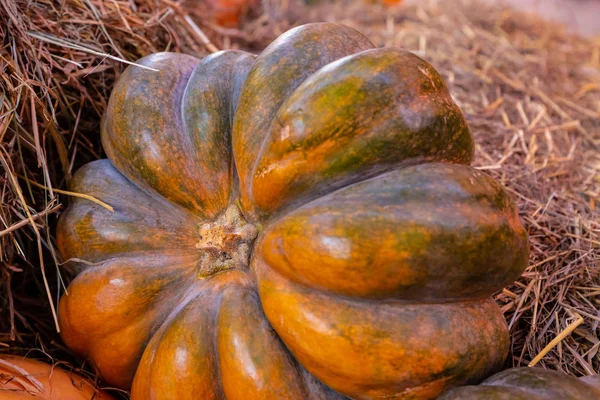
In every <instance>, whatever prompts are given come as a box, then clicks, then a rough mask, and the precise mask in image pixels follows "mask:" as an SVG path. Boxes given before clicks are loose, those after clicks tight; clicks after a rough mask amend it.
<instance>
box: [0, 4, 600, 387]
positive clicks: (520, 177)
mask: <svg viewBox="0 0 600 400" xmlns="http://www.w3.org/2000/svg"><path fill="white" fill-rule="evenodd" d="M56 3H57V2H53V1H50V0H37V1H29V0H0V21H1V22H2V23H0V41H1V43H2V46H1V47H0V73H1V75H0V98H1V99H2V102H1V108H0V143H1V150H0V165H2V167H1V168H0V169H1V173H0V183H1V184H2V188H1V192H0V196H1V198H2V206H1V208H0V224H1V225H0V241H1V243H0V246H1V250H0V279H1V284H0V293H1V295H0V298H1V300H0V308H1V310H2V312H0V350H1V351H3V352H8V353H12V354H15V353H23V352H26V351H29V350H30V349H41V350H43V351H44V352H46V353H48V354H50V355H52V356H54V357H55V358H57V359H60V360H63V361H71V362H75V360H76V359H75V358H74V357H73V356H72V354H71V353H70V352H69V351H68V350H67V349H65V348H64V347H63V345H62V344H61V343H60V340H59V339H58V336H57V334H56V328H55V322H54V320H55V317H54V315H53V310H54V306H55V305H56V301H57V298H58V296H59V295H60V293H61V291H62V290H63V288H64V285H63V283H62V281H61V279H62V280H67V279H68V278H69V277H68V275H65V274H63V275H62V278H61V275H60V274H59V272H58V271H59V267H58V264H59V262H60V260H58V256H57V255H56V254H55V252H54V250H53V249H54V246H53V241H54V237H53V233H54V225H55V223H56V217H57V215H58V214H59V213H60V212H61V210H62V209H63V208H64V205H65V204H66V203H67V202H68V196H65V195H63V194H62V193H64V192H62V191H64V190H66V189H67V184H68V182H69V179H70V176H71V173H72V172H73V171H75V170H76V169H77V168H78V167H79V166H81V165H82V164H84V163H86V162H88V161H91V160H93V159H97V158H101V157H103V156H104V155H103V152H102V149H101V146H100V140H99V120H100V116H101V114H102V112H103V110H104V108H105V106H106V101H107V99H108V97H109V94H110V91H111V88H112V85H113V84H114V81H115V79H116V78H117V77H118V76H119V74H120V73H121V72H122V70H123V69H124V67H125V66H126V65H125V64H124V63H123V62H122V61H120V60H126V61H129V62H133V61H135V60H136V59H138V58H139V57H142V56H144V55H146V54H149V53H152V52H156V51H162V50H171V51H181V52H186V53H191V54H194V55H196V56H202V55H204V54H208V53H209V52H210V51H214V50H215V49H216V48H244V49H251V50H259V49H260V48H261V47H263V46H265V45H266V44H267V43H268V42H270V41H271V40H272V39H273V38H274V37H276V36H278V35H279V34H280V33H282V32H284V31H285V30H287V29H288V28H290V27H291V26H294V25H297V24H300V23H304V22H309V21H317V20H322V19H323V16H327V18H328V19H329V20H332V21H336V22H342V23H346V24H348V25H351V26H353V27H355V28H356V29H359V30H360V31H362V32H364V33H365V34H366V35H367V36H369V37H370V38H371V39H372V40H374V41H375V42H376V43H377V44H378V45H386V46H399V47H404V48H406V49H409V50H411V51H414V52H416V53H417V54H419V55H420V56H422V57H424V58H425V59H427V60H428V61H430V62H431V63H432V64H433V65H434V66H435V67H436V68H437V69H438V70H439V71H440V72H441V73H442V74H443V75H444V77H445V79H446V81H447V82H448V83H449V86H450V90H451V92H452V94H453V96H454V97H455V99H456V101H457V103H458V104H459V105H460V106H461V107H462V108H463V110H464V111H465V113H466V115H467V117H468V119H469V121H470V124H471V126H472V129H473V132H474V135H475V139H476V142H477V149H476V162H475V165H476V166H477V167H478V168H480V169H483V170H485V171H486V172H488V173H489V174H491V175H493V176H494V177H495V178H496V179H498V180H499V181H501V182H502V183H503V184H504V185H505V186H506V187H507V188H508V190H509V191H510V192H511V193H512V194H513V197H514V199H515V200H516V202H517V204H518V207H519V210H520V213H521V217H522V218H523V221H524V222H525V224H526V226H527V229H528V230H529V234H530V237H531V249H532V251H531V260H530V265H531V266H530V267H529V268H528V270H527V271H526V272H525V274H524V275H523V277H522V278H521V279H520V280H519V281H518V282H516V283H515V284H514V285H512V286H510V287H509V288H507V289H505V290H503V291H502V292H500V293H498V294H497V295H496V299H497V301H498V303H499V304H500V306H501V307H502V309H503V311H504V312H505V316H506V318H507V321H508V323H509V325H510V328H511V335H512V349H511V357H510V359H509V361H508V364H509V365H510V366H520V365H527V364H528V363H529V362H530V361H531V360H532V359H534V357H535V356H536V355H537V354H539V353H540V351H541V350H542V349H543V348H544V347H545V346H546V345H547V344H548V343H550V342H551V341H552V339H554V338H555V337H556V336H558V335H559V333H560V332H562V331H564V330H565V328H567V327H568V326H569V325H570V324H571V323H572V322H574V321H580V319H579V317H581V322H578V323H579V325H578V326H577V327H576V328H575V329H574V330H573V332H572V333H571V334H569V335H566V336H565V337H564V338H563V339H562V340H561V341H560V343H559V344H558V345H557V346H556V347H554V348H552V349H551V350H550V352H549V353H548V354H547V355H545V356H544V357H543V358H542V359H541V361H540V364H542V365H543V366H544V367H548V368H553V369H558V370H562V371H564V372H567V373H569V374H572V375H577V376H581V375H589V374H591V373H593V372H598V371H600V357H598V356H597V352H598V350H599V348H600V339H599V323H600V313H599V312H598V309H599V307H600V300H599V298H600V296H599V295H600V265H599V263H598V261H599V258H600V256H599V253H600V252H599V251H598V248H599V247H600V237H599V236H600V235H599V232H600V226H599V225H600V222H599V221H600V212H599V211H598V207H597V205H596V204H597V202H598V200H599V196H600V185H599V179H598V176H600V173H599V172H600V171H599V170H600V160H599V158H598V154H599V147H600V122H599V121H600V118H599V117H600V95H599V93H600V69H599V68H600V43H598V42H597V41H596V42H594V41H592V40H590V39H585V38H581V37H577V36H574V35H570V34H567V33H565V32H564V30H563V29H562V28H561V27H559V26H557V25H556V24H554V23H550V22H543V21H540V20H538V19H536V18H535V17H533V16H527V15H524V14H521V13H517V12H514V11H511V10H508V9H504V8H502V7H500V6H497V5H484V4H481V3H477V2H474V1H468V0H464V1H460V0H453V1H445V2H442V1H439V2H438V1H430V2H427V4H422V5H412V6H405V7H392V8H384V7H382V6H378V5H373V4H372V3H370V4H359V3H354V2H351V3H348V4H346V3H342V2H338V3H335V4H323V5H318V6H310V7H309V8H306V7H305V6H300V5H298V4H296V3H291V2H290V3H289V4H291V5H289V6H286V7H282V6H281V4H280V2H277V1H275V0H271V1H263V9H264V14H263V15H262V16H259V17H257V18H256V19H253V20H251V21H247V22H246V24H245V25H244V29H240V30H238V29H224V28H221V27H218V26H215V25H214V24H212V23H211V22H210V21H208V20H205V19H203V12H202V9H201V8H198V7H191V8H179V7H178V6H177V5H176V4H177V3H174V2H171V1H167V0H164V1H150V0H141V1H140V0H138V1H136V2H135V3H134V2H133V1H129V0H117V1H111V2H103V1H101V0H66V1H65V2H61V3H60V6H58V5H57V4H56ZM281 3H284V4H288V2H281ZM5 22H6V23H5ZM205 33H206V34H208V36H209V38H207V37H206V36H205V35H204V34H205ZM211 41H212V43H211ZM213 43H214V44H213ZM109 56H110V57H109ZM571 328H572V327H571Z"/></svg>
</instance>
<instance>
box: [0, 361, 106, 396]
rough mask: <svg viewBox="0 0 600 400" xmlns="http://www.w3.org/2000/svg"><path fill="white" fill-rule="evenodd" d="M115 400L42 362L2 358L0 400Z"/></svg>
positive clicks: (88, 383)
mask: <svg viewBox="0 0 600 400" xmlns="http://www.w3.org/2000/svg"><path fill="white" fill-rule="evenodd" d="M25 399H40V400H113V397H112V396H110V395H108V394H107V393H106V392H104V391H102V390H96V389H95V385H94V383H93V382H90V381H89V380H87V379H85V378H83V377H82V376H80V375H78V374H76V373H73V372H68V371H65V370H64V369H62V368H60V367H55V366H52V365H50V364H46V363H43V362H41V361H36V360H30V359H26V358H23V357H14V356H3V357H2V358H0V400H25Z"/></svg>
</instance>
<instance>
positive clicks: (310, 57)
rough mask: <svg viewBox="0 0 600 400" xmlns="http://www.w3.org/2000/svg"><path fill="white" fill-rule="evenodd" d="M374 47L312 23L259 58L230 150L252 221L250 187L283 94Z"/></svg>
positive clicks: (348, 32)
mask: <svg viewBox="0 0 600 400" xmlns="http://www.w3.org/2000/svg"><path fill="white" fill-rule="evenodd" d="M373 47H375V46H374V45H373V43H371V41H370V40H369V39H367V38H366V37H365V36H364V35H362V34H361V33H359V32H358V31H356V30H354V29H352V28H349V27H347V26H343V25H337V24H332V23H312V24H307V25H303V26H300V27H296V28H294V29H291V30H289V31H287V32H286V33H285V34H283V35H281V36H280V37H279V38H277V39H276V40H275V41H273V42H272V43H271V44H270V45H269V46H268V47H267V48H266V49H265V50H264V51H263V52H262V53H261V54H260V55H259V56H258V58H257V59H256V61H255V63H254V65H253V67H252V69H251V71H250V73H249V74H248V78H247V79H246V82H245V84H244V88H243V90H242V94H241V96H240V101H239V105H238V109H237V112H236V116H235V120H234V126H233V154H234V158H235V163H236V167H237V170H238V171H237V172H238V175H239V179H240V199H241V205H242V211H244V212H245V213H246V214H247V217H249V218H250V219H253V220H254V219H256V218H254V211H253V206H252V204H251V203H252V202H251V196H250V191H249V190H250V187H249V184H250V181H251V174H252V170H253V169H254V165H255V164H256V162H257V155H258V153H259V151H260V148H261V147H262V145H263V142H264V140H265V136H266V132H267V131H268V129H269V126H270V124H271V121H272V119H273V116H274V115H275V113H276V112H277V110H278V109H279V108H280V106H281V104H282V103H283V102H284V100H285V98H286V97H287V96H288V95H289V94H290V93H291V92H293V90H294V89H295V88H296V87H298V86H299V85H300V84H301V83H302V82H303V81H304V80H305V79H306V78H307V77H308V76H310V75H311V74H312V73H314V72H315V71H317V70H318V69H319V68H321V67H322V66H324V65H326V64H328V63H330V62H331V61H334V60H337V59H339V58H342V57H344V56H347V55H350V54H353V53H356V52H357V51H361V50H366V49H369V48H373Z"/></svg>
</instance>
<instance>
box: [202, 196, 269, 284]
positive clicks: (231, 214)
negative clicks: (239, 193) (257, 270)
mask: <svg viewBox="0 0 600 400" xmlns="http://www.w3.org/2000/svg"><path fill="white" fill-rule="evenodd" d="M198 233H199V236H200V240H199V241H198V243H196V248H197V249H200V250H202V251H203V252H205V254H204V256H203V257H202V261H201V262H200V275H202V276H209V275H212V274H214V273H216V272H219V271H222V270H225V269H231V268H238V269H245V268H248V262H249V260H250V254H251V253H252V244H253V243H254V240H255V239H256V236H258V229H257V227H256V226H254V225H253V224H251V223H248V222H247V221H246V220H245V219H244V217H243V216H242V213H241V211H240V209H239V208H238V206H237V205H235V204H233V205H231V206H229V207H228V208H227V210H225V212H224V213H223V215H221V216H220V217H219V218H217V219H216V220H215V221H213V222H206V223H202V224H200V225H199V226H198Z"/></svg>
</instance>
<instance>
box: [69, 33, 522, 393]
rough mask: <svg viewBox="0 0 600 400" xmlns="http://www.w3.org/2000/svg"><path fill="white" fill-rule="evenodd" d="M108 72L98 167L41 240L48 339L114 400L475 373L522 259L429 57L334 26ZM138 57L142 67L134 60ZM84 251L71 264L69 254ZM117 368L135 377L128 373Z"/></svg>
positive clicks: (424, 387) (431, 381)
mask: <svg viewBox="0 0 600 400" xmlns="http://www.w3.org/2000/svg"><path fill="white" fill-rule="evenodd" d="M139 63H140V64H142V65H144V66H146V67H150V68H152V69H154V70H151V69H144V68H141V67H130V68H128V69H127V70H126V71H125V73H124V74H123V75H122V76H121V78H120V79H119V81H118V83H117V85H116V87H115V88H114V90H113V93H112V95H111V98H110V102H109V106H108V109H107V112H106V114H105V116H104V118H103V124H102V132H101V133H102V141H103V145H104V149H105V150H106V153H107V155H108V160H100V161H95V162H92V163H90V164H88V165H86V166H84V167H83V168H82V169H81V170H80V171H79V172H78V173H77V174H76V175H75V177H74V179H73V187H72V190H74V191H76V192H83V193H87V194H90V195H93V196H95V197H97V198H99V199H101V200H103V201H104V202H106V203H108V204H110V205H111V206H113V207H114V212H110V211H109V210H107V209H106V208H103V207H101V206H99V205H97V204H96V203H93V202H90V201H87V200H84V199H76V200H75V201H74V202H73V203H72V204H71V205H70V207H69V208H68V210H67V211H66V212H65V214H64V215H63V216H62V218H61V220H60V223H59V228H58V245H59V249H60V252H61V254H62V256H63V258H64V259H65V260H68V259H75V260H74V262H75V263H77V264H78V265H79V268H80V269H81V270H82V272H81V273H80V275H79V276H78V277H77V278H76V279H75V280H74V281H73V282H72V283H71V285H70V287H69V289H68V295H65V296H63V298H62V300H61V303H60V310H59V318H60V323H61V327H62V337H63V339H64V341H65V342H66V343H67V345H68V346H70V347H71V348H72V349H74V350H75V351H77V352H79V353H80V354H82V355H84V356H86V357H88V358H89V359H91V360H93V362H94V363H95V364H96V365H97V366H98V368H99V370H100V371H101V373H102V375H103V376H104V378H105V379H106V380H107V381H108V382H110V383H111V384H113V385H117V386H119V387H121V388H129V387H130V385H131V384H132V381H133V386H132V398H133V399H134V400H135V399H178V400H184V399H192V398H193V399H224V398H226V399H229V400H236V399H283V398H290V399H337V398H344V396H349V397H352V398H356V399H384V398H385V399H393V398H416V399H419V398H434V397H435V396H437V395H438V394H439V393H440V392H442V391H443V390H444V389H446V388H448V387H452V386H456V385H459V384H464V383H467V382H473V381H478V380H481V379H483V378H484V377H486V376H488V375H490V374H491V373H493V372H495V370H497V369H498V368H499V367H500V366H501V365H502V362H503V361H504V359H505V357H506V354H507V352H508V334H507V328H506V323H505V321H504V318H503V316H502V313H501V312H500V310H499V309H498V308H497V307H496V305H495V304H494V302H493V301H492V300H491V299H489V296H490V295H491V294H492V293H493V292H494V291H496V290H498V289H500V288H502V287H503V286H504V285H505V284H507V283H509V282H511V281H513V280H514V279H515V278H517V277H518V276H519V275H520V273H521V272H522V271H523V269H524V268H525V266H526V262H527V254H528V243H527V235H526V233H525V231H524V230H523V227H522V225H521V223H520V221H519V218H518V215H517V213H516V210H515V207H514V206H513V204H512V203H511V200H510V199H509V197H508V196H507V195H506V193H505V192H504V191H503V189H502V187H501V186H500V185H499V184H498V183H496V182H494V181H493V180H492V179H491V178H490V177H488V176H487V175H486V174H484V173H482V172H480V171H478V170H476V169H473V168H471V167H469V164H470V162H471V159H472V155H473V148H474V144H473V139H472V137H471V133H470V130H469V128H468V126H467V123H466V121H465V119H464V117H463V115H462V113H461V111H460V109H459V108H458V107H457V106H456V104H455V103H454V102H453V100H452V98H451V96H450V94H449V92H448V90H447V88H446V87H445V85H444V82H443V80H442V78H441V77H440V75H439V74H438V73H437V72H436V70H435V69H434V68H433V67H432V66H431V65H429V64H428V63H427V62H425V61H423V60H422V59H420V58H419V57H417V56H415V55H413V54H411V53H409V52H407V51H403V50H399V49H393V48H374V46H373V44H372V43H371V42H369V40H368V39H367V38H365V37H364V36H363V35H361V34H360V33H358V32H356V31H355V30H353V29H351V28H348V27H345V26H342V25H336V24H329V23H319V24H310V25H305V26H302V27H298V28H295V29H293V30H291V31H289V32H287V33H285V34H283V35H282V36H281V37H279V38H278V39H277V40H276V41H275V42H273V43H272V44H271V45H270V46H269V47H268V48H267V49H266V50H265V51H263V52H262V54H260V55H259V56H258V57H255V56H253V55H250V54H247V53H244V52H240V51H223V52H220V53H216V54H213V55H211V56H209V57H206V58H204V59H203V60H198V59H196V58H194V57H190V56H186V55H180V54H167V53H161V54H155V55H152V56H149V57H146V58H143V59H142V60H140V61H139ZM155 70H158V71H155ZM82 260H84V261H85V262H82ZM134 376H135V379H134Z"/></svg>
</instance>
